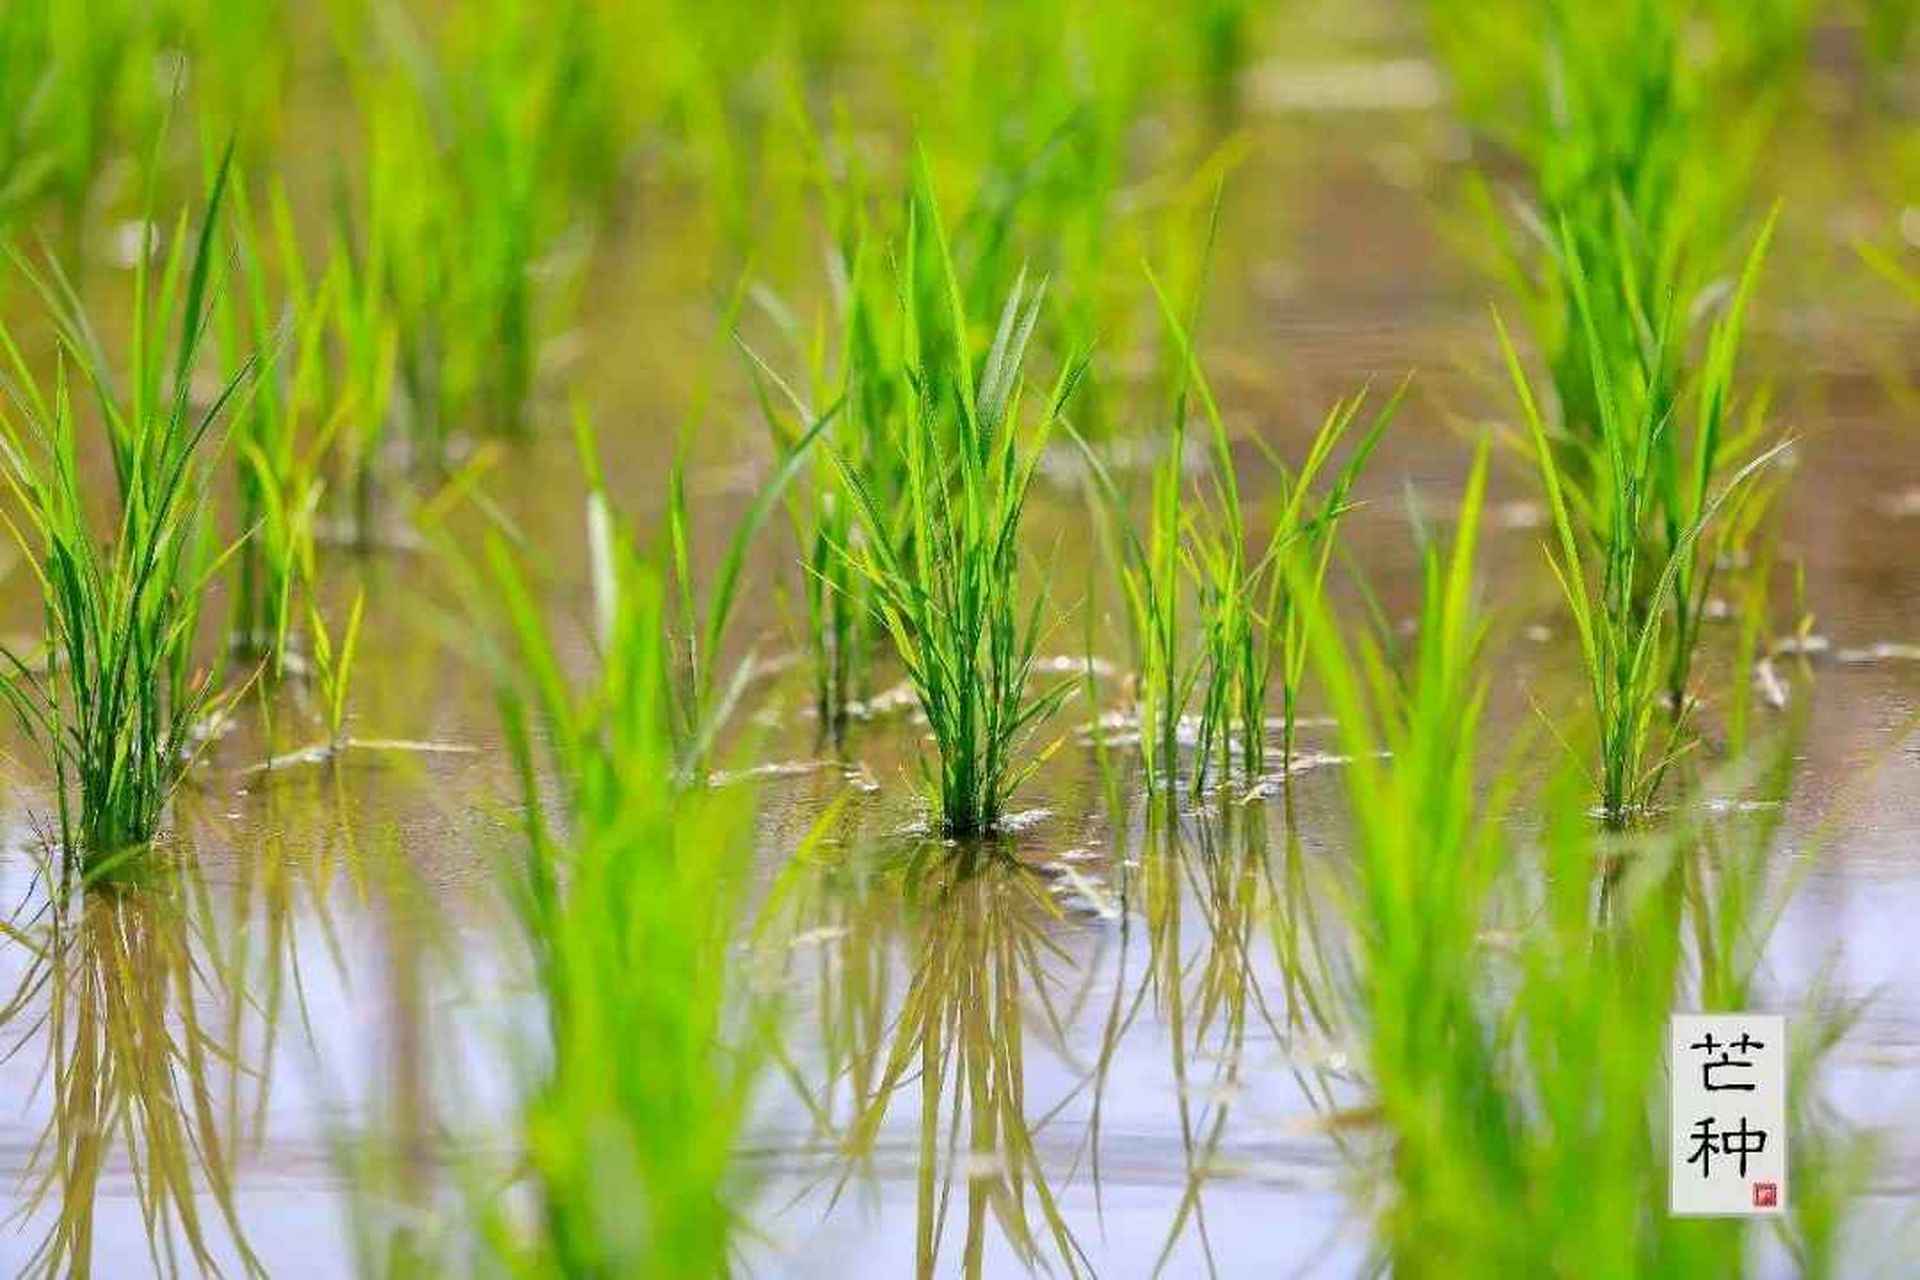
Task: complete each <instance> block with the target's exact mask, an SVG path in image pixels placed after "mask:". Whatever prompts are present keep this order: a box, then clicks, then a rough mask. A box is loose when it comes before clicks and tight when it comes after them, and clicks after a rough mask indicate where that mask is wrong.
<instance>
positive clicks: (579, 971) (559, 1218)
mask: <svg viewBox="0 0 1920 1280" xmlns="http://www.w3.org/2000/svg"><path fill="white" fill-rule="evenodd" d="M592 510H593V511H594V513H595V514H594V515H593V516H591V517H590V520H591V523H592V525H593V527H594V528H595V529H596V533H595V542H594V554H595V563H596V576H595V618H596V633H595V639H596V641H597V645H596V654H597V660H596V663H595V666H594V668H593V670H592V671H591V673H590V674H589V675H588V676H587V678H586V679H585V680H584V681H582V682H575V681H572V680H569V679H568V678H567V677H566V676H565V675H564V674H563V672H562V669H561V666H560V661H559V658H558V655H557V653H556V650H555V646H554V642H553V639H552V637H551V635H550V634H549V632H548V629H547V627H546V624H545V623H544V621H543V620H542V618H541V617H540V614H539V612H538V610H537V608H536V607H535V605H534V603H533V596H532V592H531V590H530V587H529V585H528V583H527V581H526V578H525V575H524V573H523V571H522V570H521V569H520V567H519V565H518V564H517V562H516V560H515V558H514V556H513V555H512V553H511V552H510V551H509V550H508V548H507V544H506V543H505V541H504V539H503V538H501V537H500V536H499V535H498V534H494V535H491V536H490V537H489V540H488V544H487V564H488V570H489V571H488V574H487V577H486V579H485V589H486V590H488V591H489V592H491V593H492V595H493V597H494V598H495V599H497V600H498V601H499V602H500V604H499V605H498V606H496V607H498V608H500V609H501V610H502V616H503V617H504V619H505V629H506V636H507V639H506V643H505V645H504V646H503V647H502V648H501V649H500V651H499V652H498V653H496V654H495V667H494V669H495V672H496V675H497V677H498V692H499V701H500V710H501V718H502V723H503V726H504V728H505V732H506V739H507V744H508V748H509V751H510V752H511V754H512V757H513V760H514V762H515V766H516V768H517V770H518V772H519V775H520V779H521V785H522V790H523V793H524V797H525V810H524V813H525V818H524V831H523V834H524V840H525V845H524V849H523V851H522V852H521V853H520V855H519V856H518V857H517V858H516V859H515V861H514V864H513V870H512V873H511V876H510V880H509V884H510V888H511V890H512V897H513V901H514V904H515V907H516V910H517V916H518V920H519V924H520V934H521V937H522V939H523V941H524V943H525V945H526V947H527V949H528V951H529V953H530V954H531V957H532V960H533V971H534V975H535V981H536V985H537V990H538V992H539V996H540V1001H541V1007H542V1009H543V1011H544V1014H545V1036H544V1041H545V1043H544V1046H543V1052H542V1054H541V1055H539V1056H540V1058H541V1059H542V1060H543V1061H544V1062H545V1063H546V1064H547V1065H545V1066H544V1067H542V1068H541V1069H540V1071H539V1073H538V1074H537V1075H536V1076H535V1077H534V1078H532V1079H530V1080H528V1081H527V1082H526V1084H525V1093H524V1098H523V1102H522V1115H521V1121H522V1131H523V1134H524V1138H525V1144H526V1145H525V1152H524V1161H523V1164H522V1166H521V1168H522V1170H523V1173H522V1178H521V1180H522V1181H523V1182H524V1183H525V1184H526V1185H527V1186H528V1187H530V1189H531V1191H532V1193H533V1196H534V1203H535V1205H536V1209H535V1218H534V1224H533V1229H532V1230H530V1231H526V1230H519V1229H516V1228H513V1227H510V1226H508V1225H507V1223H508V1220H509V1215H508V1214H507V1210H506V1209H505V1208H504V1207H503V1206H494V1207H493V1208H491V1209H489V1210H487V1213H488V1215H489V1216H490V1217H493V1216H496V1215H497V1217H496V1220H495V1221H494V1223H493V1225H492V1227H491V1228H490V1229H488V1230H486V1231H485V1232H484V1234H483V1236H482V1240H483V1243H484V1244H485V1246H486V1247H487V1248H488V1249H489V1250H491V1251H493V1252H494V1254H495V1255H496V1256H497V1257H499V1258H500V1259H501V1260H502V1261H503V1262H505V1263H506V1264H507V1265H509V1266H512V1267H514V1268H518V1269H521V1270H524V1271H529V1272H536V1271H537V1272H542V1273H586V1274H619V1275H637V1276H663V1277H664V1276H685V1275H713V1274H719V1273H723V1272H725V1271H726V1270H728V1255H729V1249H730V1240H731V1239H732V1236H733V1234H734V1232H735V1229H736V1225H737V1221H738V1217H739V1206H740V1204H741V1202H742V1200H743V1197H744V1188H743V1186H742V1183H741V1180H740V1177H739V1174H738V1171H737V1168H736V1163H735V1156H734V1153H735V1149H736V1146H737V1144H738V1142H739V1139H740V1135H741V1132H742V1128H743V1125H744V1122H745V1119H746V1112H747V1104H748V1102H749V1100H750V1098H751V1095H752V1090H753V1087H754V1084H755V1082H756V1080H757V1078H758V1076H759V1074H760V1069H761V1064H762V1060H763V1057H764V1053H763V1050H762V1048H760V1047H759V1044H758V1040H759V1038H758V1037H757V1036H756V1035H755V1034H754V1033H753V1028H752V1026H748V1027H746V1028H739V1027H736V1026H734V1025H733V1024H732V1021H731V1020H730V1016H729V1010H730V1007H731V1002H730V995H729V980H728V970H729V967H730V966H729V964H728V956H729V953H730V950H731V940H732V935H733V930H734V927H735V925H736V923H737V921H738V919H739V912H740V908H741V905H742V902H743V894H744V891H745V888H746V873H747V870H748V865H749V861H750V858H751V853H752V849H753V823H752V807H751V804H750V796H749V794H748V793H747V791H746V790H745V789H744V788H739V787H727V788H706V787H698V786H688V785H686V775H685V773H684V771H683V769H682V767H681V765H682V760H683V754H682V751H683V748H682V744H681V739H680V731H679V727H678V726H679V722H678V719H677V716H678V713H677V712H676V710H675V708H674V701H675V694H674V689H675V684H676V681H677V679H678V675H677V673H676V671H675V665H676V664H675V655H674V652H673V646H672V643H671V642H670V640H669V639H668V632H669V623H670V620H671V618H672V617H673V601H672V597H673V590H672V588H671V587H670V586H669V569H668V565H667V563H666V562H665V561H663V560H658V559H654V558H649V557H646V556H643V555H641V554H639V553H638V552H636V551H634V550H632V549H631V545H630V543H628V542H626V541H625V540H621V539H616V538H613V537H612V536H610V531H608V529H607V525H608V522H609V519H610V517H609V516H608V515H607V514H606V509H605V507H604V505H601V504H600V503H599V501H598V495H596V505H595V506H594V507H593V508H592ZM549 778H550V779H551V782H552V786H553V788H554V792H553V798H552V800H551V801H550V800H549V798H548V793H547V790H546V782H545V780H546V779H549Z"/></svg>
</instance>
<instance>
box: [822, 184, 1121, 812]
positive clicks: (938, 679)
mask: <svg viewBox="0 0 1920 1280" xmlns="http://www.w3.org/2000/svg"><path fill="white" fill-rule="evenodd" d="M923 234H924V235H925V236H926V237H927V241H928V252H927V253H926V254H923V253H922V252H921V251H920V250H921V246H920V242H919V241H920V237H921V236H922V235H923ZM928 257H931V258H932V259H933V264H932V270H931V276H930V278H929V276H928V275H927V274H925V272H926V267H925V265H924V264H925V260H926V258H928ZM904 260H905V262H906V264H907V266H906V268H905V271H906V274H905V277H904V278H903V280H902V281H901V289H902V292H903V295H904V296H905V298H906V299H912V298H915V297H919V296H922V295H923V293H924V292H925V291H934V292H935V293H936V294H937V295H944V300H945V303H946V307H947V320H946V331H945V342H946V343H950V344H951V345H950V346H946V347H945V349H944V350H941V349H937V348H938V347H939V346H940V345H942V344H941V343H940V340H939V339H936V338H935V337H934V336H933V335H928V334H925V333H923V332H922V330H921V327H920V325H919V323H918V313H917V312H916V311H915V309H914V308H913V306H912V304H911V302H905V303H903V305H904V306H905V307H906V320H905V333H904V337H903V352H902V359H903V361H904V364H905V369H906V377H907V379H908V382H909V385H910V386H911V387H912V389H913V397H912V399H911V401H910V402H909V403H908V404H906V405H904V406H903V407H902V410H901V412H902V414H903V415H904V421H903V422H902V423H901V437H902V439H901V444H900V447H901V450H902V452H903V453H904V455H905V462H906V491H905V495H904V499H903V501H904V508H905V512H906V516H905V519H906V523H907V524H908V526H909V527H910V529H911V531H912V542H911V545H910V546H909V547H907V548H905V549H902V548H901V547H900V546H899V545H898V543H897V542H896V533H895V521H896V519H898V518H900V517H899V516H898V515H897V513H895V512H893V511H889V510H887V509H884V508H883V507H881V505H880V503H879V499H878V497H877V496H876V495H875V494H874V493H873V492H872V491H871V490H870V489H869V488H868V486H867V485H866V483H865V481H864V479H863V478H862V476H861V475H860V474H859V472H858V471H857V470H856V469H855V468H854V466H853V465H852V463H851V462H850V460H848V459H845V458H840V457H839V455H837V454H836V455H835V456H836V458H837V459H838V460H839V461H840V464H841V470H842V474H843V476H844V477H845V479H846V482H847V488H848V491H849V492H850V493H851V494H852V496H853V505H854V513H855V516H856V519H857V522H858V525H859V527H860V529H861V531H862V532H863V534H864V535H865V536H864V539H863V540H862V541H860V542H858V543H854V544H850V545H848V546H847V547H845V548H844V554H845V555H846V556H847V557H848V558H849V562H850V563H851V564H852V566H853V567H854V569H855V570H856V571H857V572H858V573H859V574H860V575H861V576H862V577H863V578H864V579H865V580H866V582H867V584H868V586H869V587H870V589H871V590H872V593H873V602H874V607H875V608H876V609H877V610H878V611H879V613H880V615H881V617H882V619H883V620H884V621H885V623H886V626H887V630H888V632H889V633H890V635H891V636H892V638H893V642H894V647H895V650H896V651H897V652H898V654H899V657H900V660H901V662H902V664H903V665H904V666H905V667H906V671H907V678H908V680H909V681H910V682H911V683H912V685H913V688H914V692H915V694H916V695H917V697H918V699H919V703H920V708H921V711H922V712H923V713H924V714H925V715H926V718H927V722H928V725H929V727H930V729H931V732H932V735H933V739H934V745H935V749H936V752H937V754H938V757H939V759H938V776H937V777H934V776H932V774H931V771H925V770H924V769H923V772H924V774H925V777H926V785H927V789H928V791H929V793H930V794H931V796H932V797H933V798H934V799H935V800H937V802H938V809H939V821H940V826H941V828H942V830H944V831H946V832H947V833H948V834H950V835H957V836H971V835H978V834H980V833H982V832H985V831H988V830H990V829H992V827H993V826H994V824H995V823H996V822H997V821H998V820H999V818H1000V814H1001V812H1002V809H1003V808H1004V806H1005V804H1006V801H1007V798H1008V796H1009V795H1010V794H1011V793H1012V792H1013V790H1014V789H1015V788H1016V787H1017V786H1018V785H1019V784H1020V782H1021V781H1022V780H1023V779H1024V778H1025V777H1026V776H1027V774H1029V773H1030V772H1031V771H1032V769H1033V768H1034V767H1035V765H1036V763H1037V762H1036V761H1035V760H1033V759H1024V760H1023V759H1022V758H1021V751H1022V747H1023V744H1024V743H1025V742H1026V740H1027V739H1028V738H1029V737H1030V736H1031V735H1032V733H1033V731H1034V730H1035V729H1036V728H1037V727H1038V726H1039V724H1040V723H1041V722H1042V721H1044V720H1045V719H1046V718H1047V716H1048V715H1049V714H1051V713H1052V711H1053V710H1054V708H1055V707H1057V706H1058V705H1059V703H1060V702H1061V701H1062V700H1063V699H1064V698H1065V697H1066V696H1067V694H1068V692H1070V689H1071V686H1070V685H1067V684H1064V683H1063V684H1061V685H1058V686H1055V687H1053V688H1051V689H1049V690H1046V691H1043V692H1040V693H1034V692H1033V691H1032V690H1031V689H1030V687H1029V686H1030V683H1031V681H1032V677H1033V662H1034V650H1035V645H1036V643H1037V642H1038V639H1039V634H1040V626H1041V622H1042V618H1043V608H1044V604H1045V597H1044V595H1039V596H1036V597H1035V598H1034V600H1033V603H1032V604H1031V606H1030V607H1028V608H1027V609H1026V610H1025V611H1024V612H1025V616H1024V617H1023V616H1022V612H1023V611H1022V609H1021V607H1020V603H1019V600H1018V594H1019V570H1020V564H1019V556H1020V546H1019V533H1020V520H1021V516H1022V515H1023V513H1024V511H1025V508H1026V499H1027V491H1028V488H1029V486H1030V485H1031V483H1032V480H1033V470H1034V464H1035V461H1036V459H1037V457H1038V451H1039V448H1040V445H1041V443H1042V442H1044V440H1045V438H1046V435H1047V433H1048V431H1049V430H1050V429H1051V428H1052V426H1053V425H1054V424H1055V423H1056V422H1058V421H1059V418H1060V414H1061V412H1062V410H1063V409H1064V408H1065V406H1066V403H1067V400H1068V398H1069V397H1070V396H1071V395H1072V394H1073V390H1074V387H1075V385H1076V383H1077V382H1078V381H1079V378H1080V374H1081V371H1082V370H1083V369H1084V367H1085V362H1084V360H1083V359H1073V360H1069V361H1068V362H1067V363H1066V364H1065V365H1064V366H1063V367H1062V368H1061V371H1060V374H1059V377H1058V378H1057V379H1056V380H1055V382H1054V385H1053V389H1052V391H1051V392H1050V393H1049V394H1048V396H1047V399H1046V402H1045V405H1044V407H1043V409H1042V411H1041V413H1040V414H1039V415H1038V417H1037V421H1036V422H1035V424H1034V425H1033V426H1032V427H1031V428H1029V431H1030V433H1031V437H1032V438H1031V439H1030V440H1029V441H1026V442H1023V441H1022V440H1021V435H1022V434H1023V432H1022V426H1023V422H1022V419H1023V416H1024V414H1023V405H1022V401H1023V398H1024V394H1025V384H1024V379H1023V376H1022V372H1021V370H1022V365H1023V363H1024V360H1025V357H1026V349H1027V343H1028V340H1029V339H1030V338H1031V336H1032V334H1033V327H1034V324H1035V323H1036V322H1037V320H1038V319H1039V314H1040V306H1041V303H1042V301H1043V298H1044V287H1042V288H1036V289H1034V290H1033V291H1032V293H1031V294H1029V292H1028V289H1027V285H1026V282H1025V279H1024V278H1022V279H1021V280H1019V281H1017V282H1016V284H1015V287H1014V290H1013V292H1012V293H1011V294H1010V295H1009V296H1008V297H1007V299H1006V301H1005V303H1004V305H1003V306H1002V307H1001V309H1000V319H999V322H998V325H997V328H996V330H995V334H994V339H993V343H992V345H991V347H990V348H989V350H988V352H987V355H986V358H985V361H984V363H983V364H982V365H981V366H980V371H979V374H978V376H977V377H976V375H975V372H974V357H973V350H972V342H971V336H970V335H971V329H970V327H969V320H968V315H967V312H966V309H965V305H964V303H963V302H962V300H961V295H960V287H959V282H958V280H957V278H956V277H955V275H954V271H953V260H952V256H951V253H950V252H949V248H948V243H947V238H946V234H945V231H944V230H943V228H942V226H941V222H940V215H939V210H938V208H937V207H936V206H935V203H934V200H933V196H932V191H931V188H930V186H929V184H928V183H927V181H926V175H925V171H924V168H923V169H922V171H921V173H920V175H919V179H918V190H917V192H916V197H915V201H914V204H913V206H912V208H911V209H910V210H909V214H908V224H907V245H906V254H905V259H904ZM928 342H933V343H935V344H936V345H935V347H929V346H928V345H926V343H928Z"/></svg>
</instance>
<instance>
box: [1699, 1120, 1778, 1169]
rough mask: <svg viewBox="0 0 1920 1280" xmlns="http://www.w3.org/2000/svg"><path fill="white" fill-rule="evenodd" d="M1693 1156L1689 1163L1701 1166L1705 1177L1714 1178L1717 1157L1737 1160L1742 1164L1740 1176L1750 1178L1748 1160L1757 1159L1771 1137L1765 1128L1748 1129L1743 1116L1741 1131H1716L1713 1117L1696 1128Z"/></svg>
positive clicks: (1739, 1129)
mask: <svg viewBox="0 0 1920 1280" xmlns="http://www.w3.org/2000/svg"><path fill="white" fill-rule="evenodd" d="M1692 1136H1693V1142H1694V1148H1693V1154H1692V1155H1690V1156H1688V1157H1687V1163H1688V1164H1697V1165H1699V1166H1700V1176H1701V1177H1702V1178H1707V1177H1711V1176H1712V1173H1713V1157H1714V1156H1716V1155H1719V1156H1727V1157H1729V1158H1737V1159H1738V1160H1739V1161H1740V1176H1741V1177H1743V1178H1744V1177H1746V1176H1747V1157H1748V1156H1757V1155H1759V1154H1760V1153H1761V1152H1762V1151H1765V1150H1766V1149H1767V1134H1766V1130H1764V1129H1749V1128H1747V1118H1746V1117H1745V1116H1741V1117H1740V1126H1739V1128H1737V1129H1723V1130H1721V1131H1720V1132H1718V1133H1716V1132H1714V1127H1713V1117H1712V1116H1707V1117H1706V1118H1704V1119H1702V1120H1699V1121H1697V1122H1696V1123H1695V1124H1694V1126H1693V1135H1692Z"/></svg>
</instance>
